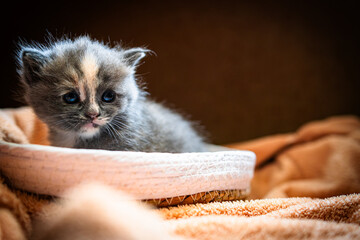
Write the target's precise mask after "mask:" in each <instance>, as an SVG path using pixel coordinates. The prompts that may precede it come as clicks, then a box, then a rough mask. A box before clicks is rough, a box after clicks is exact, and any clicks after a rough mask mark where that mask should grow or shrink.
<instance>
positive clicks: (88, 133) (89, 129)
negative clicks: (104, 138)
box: [79, 123, 100, 138]
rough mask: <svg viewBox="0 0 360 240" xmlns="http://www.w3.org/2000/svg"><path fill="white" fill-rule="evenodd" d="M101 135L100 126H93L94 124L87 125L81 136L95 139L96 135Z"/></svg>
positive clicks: (82, 128)
mask: <svg viewBox="0 0 360 240" xmlns="http://www.w3.org/2000/svg"><path fill="white" fill-rule="evenodd" d="M99 133H100V126H99V125H96V124H93V123H87V124H85V125H84V126H82V127H81V129H80V132H79V136H80V137H81V138H93V137H95V136H96V135H98V134H99Z"/></svg>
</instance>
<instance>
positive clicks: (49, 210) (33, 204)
mask: <svg viewBox="0 0 360 240" xmlns="http://www.w3.org/2000/svg"><path fill="white" fill-rule="evenodd" d="M22 111H23V112H22ZM25 116H27V117H25ZM1 117H5V118H7V119H8V120H10V121H12V122H13V123H15V124H16V126H17V127H15V128H8V127H7V126H5V125H1V126H0V138H1V139H3V140H6V141H11V142H17V143H26V141H27V140H26V139H27V138H28V139H29V136H30V139H31V142H34V143H38V144H46V143H47V141H46V137H45V136H46V128H44V125H43V124H42V123H41V122H39V121H38V120H37V119H36V118H35V117H34V116H31V115H29V112H26V109H25V110H24V109H19V110H18V111H17V112H11V113H6V114H5V115H4V113H1V114H0V118H1ZM21 132H23V133H25V134H26V135H24V134H22V133H21ZM229 146H231V147H234V148H236V149H246V150H251V151H254V152H255V153H256V154H257V157H258V162H257V169H256V171H255V176H254V179H253V183H252V196H251V197H252V198H253V199H257V198H265V199H258V200H252V201H235V202H223V203H208V204H196V205H187V206H178V207H172V208H164V209H159V210H151V209H148V208H146V207H144V206H142V205H141V204H135V205H134V202H132V201H130V202H127V201H118V200H119V198H121V196H122V194H121V193H119V192H118V191H115V190H113V189H108V188H107V187H106V186H85V187H80V188H79V189H75V190H73V191H72V193H70V194H69V199H68V200H66V201H65V200H64V201H61V202H57V201H55V202H52V203H50V204H49V203H48V201H45V200H43V199H41V198H38V196H33V195H28V194H27V193H23V192H20V191H17V190H14V189H12V188H11V183H9V182H7V181H5V180H3V179H0V180H1V185H0V239H4V240H5V239H6V240H12V239H14V240H15V239H27V238H28V237H29V236H30V235H31V232H32V230H31V224H32V223H33V221H32V220H31V218H29V214H30V216H32V217H34V216H35V215H34V213H37V215H36V217H37V219H39V221H40V222H41V221H42V223H43V224H41V227H40V228H37V227H36V226H38V225H35V231H34V233H36V234H37V235H36V236H37V237H39V239H49V237H51V238H50V239H59V240H60V239H79V238H77V237H76V236H78V237H79V234H80V235H81V236H89V238H87V239H144V236H146V237H147V239H329V238H330V239H360V230H359V229H360V228H359V225H360V194H359V192H360V121H359V118H357V117H354V116H343V117H333V118H329V119H326V120H323V121H318V122H312V123H309V124H306V125H305V126H303V127H302V128H300V129H299V130H298V131H297V132H296V133H290V134H282V135H275V136H269V137H265V138H261V139H257V140H253V141H249V142H245V143H238V144H232V145H229ZM346 194H347V195H346ZM119 196H120V197H119ZM284 197H285V198H284ZM298 197H301V198H298ZM271 198H275V199H271ZM322 198H325V199H322ZM99 203H104V204H99ZM128 204H130V205H128ZM126 209H129V212H127V211H126ZM133 213H134V216H136V217H134V218H133V217H131V218H129V214H133ZM135 213H136V214H135ZM159 215H160V217H161V218H162V219H161V218H159ZM121 219H129V220H128V221H120V220H121ZM94 224H95V225H94ZM134 226H136V227H134ZM119 229H120V230H121V231H120V230H119ZM159 229H160V230H162V231H159ZM140 231H141V232H142V233H144V234H140V233H139V232H140ZM76 234H77V235H76Z"/></svg>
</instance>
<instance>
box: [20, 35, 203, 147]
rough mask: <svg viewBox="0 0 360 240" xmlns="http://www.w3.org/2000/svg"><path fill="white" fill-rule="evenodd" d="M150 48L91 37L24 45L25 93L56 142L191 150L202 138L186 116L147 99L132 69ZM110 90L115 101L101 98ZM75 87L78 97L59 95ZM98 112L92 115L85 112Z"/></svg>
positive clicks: (65, 144)
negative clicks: (109, 43) (113, 45)
mask: <svg viewBox="0 0 360 240" xmlns="http://www.w3.org/2000/svg"><path fill="white" fill-rule="evenodd" d="M148 52H149V50H147V49H143V48H132V49H123V48H121V47H119V46H117V47H116V48H110V47H109V46H107V45H104V44H102V43H100V42H97V41H94V40H91V39H90V38H89V37H80V38H77V39H75V40H69V39H65V40H61V41H57V42H54V43H51V44H49V46H47V47H45V46H41V45H36V46H23V47H22V48H21V51H20V52H19V66H20V69H19V73H20V76H21V80H22V83H23V84H24V86H25V90H26V91H25V99H26V101H27V102H28V103H29V104H30V105H31V106H32V107H33V109H34V111H35V112H36V114H37V115H38V116H39V117H40V119H41V120H43V121H44V122H45V123H46V124H47V125H48V127H49V129H50V137H49V138H50V141H51V143H52V144H53V145H55V146H63V147H75V148H98V149H109V150H126V151H146V152H152V151H159V152H194V151H202V150H203V140H202V138H201V137H200V136H199V135H198V134H197V133H196V132H195V130H194V129H193V127H192V125H191V123H190V122H188V121H186V120H185V119H184V118H183V117H182V116H180V115H179V114H177V113H175V112H173V111H172V110H170V109H167V108H165V107H164V106H162V105H160V104H158V103H155V102H153V101H151V100H150V99H149V98H148V97H147V96H146V93H145V92H144V91H143V90H142V89H141V88H140V87H139V86H138V84H137V82H136V79H135V76H134V75H135V70H136V66H137V64H138V63H139V61H140V60H141V59H142V58H143V57H144V56H145V54H146V53H148ZM108 89H110V90H113V91H114V92H115V93H116V98H115V100H114V101H113V102H111V103H107V102H104V101H102V95H103V93H104V92H105V91H106V90H108ZM71 91H75V92H76V93H77V94H78V96H79V102H78V103H75V104H68V103H66V102H65V101H64V100H63V96H64V95H65V94H67V93H69V92H71ZM89 113H96V114H98V115H99V116H98V117H97V118H96V119H95V120H90V119H89V118H88V117H87V115H88V114H89Z"/></svg>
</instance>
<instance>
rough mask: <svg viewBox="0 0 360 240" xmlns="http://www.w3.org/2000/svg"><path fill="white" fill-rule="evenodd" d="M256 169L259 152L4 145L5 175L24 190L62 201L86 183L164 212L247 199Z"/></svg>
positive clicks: (0, 152) (0, 146)
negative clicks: (181, 206) (101, 185)
mask: <svg viewBox="0 0 360 240" xmlns="http://www.w3.org/2000/svg"><path fill="white" fill-rule="evenodd" d="M218 150H221V151H218ZM224 150H226V151H224ZM211 151H213V152H211ZM254 165H255V154H254V153H252V152H248V151H233V150H230V149H226V148H218V147H216V146H209V152H203V153H176V154H171V153H142V152H122V151H106V150H88V149H70V148H59V147H52V146H43V145H35V144H15V143H8V142H3V141H0V171H1V172H2V174H3V175H4V176H6V177H7V178H8V179H9V180H10V181H11V184H12V185H13V186H14V187H16V188H18V189H22V190H25V191H28V192H32V193H36V194H44V195H50V196H62V195H63V194H64V193H65V192H66V190H67V189H68V188H71V187H73V186H76V185H78V184H80V183H84V182H101V183H104V184H107V185H109V186H112V187H114V188H116V189H119V190H122V191H124V192H126V193H129V194H131V195H133V196H134V197H135V198H136V199H138V200H142V201H146V202H148V203H150V204H153V205H156V206H159V207H162V206H172V205H179V204H190V203H207V202H213V201H226V200H240V199H245V198H246V197H247V195H248V193H249V188H250V180H251V179H252V176H253V171H254Z"/></svg>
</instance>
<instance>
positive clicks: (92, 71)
mask: <svg viewBox="0 0 360 240" xmlns="http://www.w3.org/2000/svg"><path fill="white" fill-rule="evenodd" d="M80 71H81V72H82V76H81V78H80V79H79V82H78V85H79V92H80V100H81V101H84V100H85V99H86V97H89V98H90V101H95V96H96V89H97V87H98V86H99V84H100V80H99V78H98V72H99V63H98V61H97V59H96V57H95V56H94V54H92V53H91V52H85V54H84V56H83V57H82V59H81V60H80ZM87 95H88V96H87Z"/></svg>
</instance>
